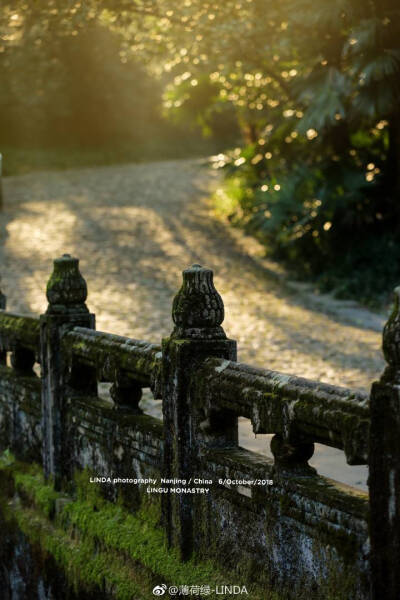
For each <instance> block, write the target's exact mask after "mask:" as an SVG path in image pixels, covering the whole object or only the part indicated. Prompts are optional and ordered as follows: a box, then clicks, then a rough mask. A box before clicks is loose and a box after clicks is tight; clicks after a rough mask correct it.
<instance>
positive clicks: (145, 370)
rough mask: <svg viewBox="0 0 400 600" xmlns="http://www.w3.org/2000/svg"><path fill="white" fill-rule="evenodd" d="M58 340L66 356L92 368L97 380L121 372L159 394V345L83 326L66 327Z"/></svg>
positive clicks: (112, 380)
mask: <svg viewBox="0 0 400 600" xmlns="http://www.w3.org/2000/svg"><path fill="white" fill-rule="evenodd" d="M61 343H62V348H63V351H64V353H65V355H66V356H68V357H71V358H72V357H75V358H77V359H78V360H80V361H82V362H83V363H84V364H87V365H90V366H91V367H94V368H96V370H97V373H98V377H99V379H100V380H101V381H110V382H113V383H114V382H115V380H116V379H117V378H118V377H121V376H122V375H124V376H125V377H126V378H127V379H132V380H135V381H138V382H139V383H140V384H141V386H142V387H150V388H151V389H152V391H153V393H154V394H155V396H156V397H160V386H161V346H160V345H157V344H151V343H148V342H144V341H141V340H134V339H132V338H127V337H123V336H120V335H114V334H112V333H105V332H103V331H94V330H93V329H88V328H85V327H74V328H73V329H72V330H71V331H67V332H66V333H65V334H64V335H63V336H62V340H61Z"/></svg>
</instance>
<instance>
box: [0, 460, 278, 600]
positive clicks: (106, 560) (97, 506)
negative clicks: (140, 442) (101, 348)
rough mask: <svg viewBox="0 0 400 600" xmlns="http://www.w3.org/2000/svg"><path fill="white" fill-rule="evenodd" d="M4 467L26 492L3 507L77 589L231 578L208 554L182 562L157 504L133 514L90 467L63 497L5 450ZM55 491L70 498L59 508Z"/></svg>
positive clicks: (127, 597) (121, 597) (115, 593)
mask: <svg viewBox="0 0 400 600" xmlns="http://www.w3.org/2000/svg"><path fill="white" fill-rule="evenodd" d="M5 469H6V470H7V472H8V473H9V474H10V475H11V477H12V478H13V479H14V482H15V486H16V489H17V491H18V493H19V494H20V496H21V498H22V500H23V502H22V505H19V506H18V508H17V509H16V510H15V509H14V510H13V511H12V512H11V511H10V509H9V508H7V515H6V516H8V518H11V517H13V518H16V520H17V523H18V526H19V528H20V529H21V530H22V531H23V532H24V533H25V535H27V537H28V539H29V540H30V541H31V542H33V543H35V544H37V545H38V546H39V547H40V548H41V550H42V552H45V553H50V554H51V555H52V556H53V558H54V559H55V560H56V563H57V564H58V565H59V566H60V567H61V568H62V569H63V571H64V573H65V575H66V576H67V579H68V581H69V582H70V583H71V585H72V586H73V588H74V589H75V592H76V593H79V592H81V591H86V590H87V591H93V590H105V591H106V592H107V594H108V595H109V596H110V597H114V598H116V600H131V598H132V594H134V597H135V598H137V599H138V600H140V599H145V598H148V597H150V596H151V593H152V589H153V587H154V585H156V584H160V582H165V583H166V584H169V585H178V586H179V585H194V584H195V585H202V584H204V585H210V586H211V587H213V586H214V587H215V586H216V585H224V584H226V583H227V582H234V581H236V576H235V574H234V573H232V572H225V571H223V570H221V569H220V568H219V567H218V566H216V565H215V564H214V563H213V562H211V561H199V560H198V559H196V558H192V559H191V560H189V561H187V562H185V563H182V562H181V561H180V559H179V555H178V552H177V551H176V550H175V549H171V548H167V545H166V539H165V534H164V532H163V530H162V529H161V528H159V527H158V523H159V520H160V515H159V505H158V504H155V503H152V502H150V501H149V502H148V503H146V502H144V503H143V504H142V507H141V509H140V510H139V511H137V512H135V513H134V514H133V513H132V512H131V511H129V510H127V509H126V508H124V507H123V506H122V505H119V504H112V503H110V502H108V501H107V500H105V499H104V497H103V496H102V494H101V486H100V485H96V484H92V483H90V473H89V471H87V470H84V471H82V472H78V473H77V474H76V479H75V483H76V497H75V498H74V499H73V498H69V499H67V498H66V497H65V496H64V495H63V494H61V493H58V492H55V491H54V489H53V487H52V486H51V485H49V484H46V483H45V482H44V480H43V476H42V474H41V470H40V468H39V466H38V465H26V464H23V463H18V462H17V461H15V459H14V457H12V455H10V453H5V454H3V455H1V456H0V470H3V471H4V470H5ZM57 499H60V500H62V499H64V500H67V501H66V502H65V503H64V504H62V505H61V506H60V507H59V510H58V511H57V512H56V511H55V506H54V505H55V501H56V500H57ZM6 506H8V504H7V503H6ZM248 590H249V593H250V594H251V597H252V598H254V600H257V599H259V600H261V599H263V600H264V599H268V600H284V596H279V595H278V594H276V593H274V592H268V591H267V592H265V590H261V589H259V588H257V586H255V585H254V584H248ZM227 597H228V596H226V595H224V594H222V595H221V598H222V599H223V598H227Z"/></svg>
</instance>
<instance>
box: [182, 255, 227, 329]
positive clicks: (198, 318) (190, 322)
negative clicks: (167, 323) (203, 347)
mask: <svg viewBox="0 0 400 600" xmlns="http://www.w3.org/2000/svg"><path fill="white" fill-rule="evenodd" d="M182 275H183V283H182V287H181V289H180V290H179V292H178V293H177V295H176V296H175V298H174V302H173V306H172V319H173V321H174V323H175V325H176V327H175V329H174V331H173V332H172V335H171V337H172V338H176V339H199V340H205V339H219V338H226V335H225V332H224V330H223V329H222V327H221V323H222V322H223V320H224V304H223V302H222V298H221V296H220V295H219V294H218V292H217V290H216V289H215V287H214V282H213V272H212V271H211V269H206V268H204V267H202V266H201V265H192V266H191V267H190V268H189V269H185V270H184V271H183V273H182Z"/></svg>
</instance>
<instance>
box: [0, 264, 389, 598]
mask: <svg viewBox="0 0 400 600" xmlns="http://www.w3.org/2000/svg"><path fill="white" fill-rule="evenodd" d="M47 299H48V308H47V311H46V313H45V314H43V315H41V316H40V317H28V316H23V315H19V314H15V313H12V312H7V311H6V310H5V308H6V301H5V296H3V295H1V297H0V303H1V307H2V309H3V310H1V311H0V361H1V365H0V449H1V451H2V452H3V454H2V456H1V459H0V475H1V481H2V485H1V506H2V510H1V523H2V529H3V531H4V532H5V535H4V543H3V545H2V547H0V553H1V557H2V559H1V562H2V565H1V566H2V569H1V570H0V585H1V589H3V590H6V592H5V594H6V595H5V596H4V599H5V600H8V599H10V600H11V599H13V600H25V599H28V598H29V600H33V599H35V598H38V599H41V600H43V599H45V600H50V598H51V599H53V598H54V599H56V600H61V599H62V600H64V599H68V598H70V599H75V598H80V599H85V598H87V599H92V598H93V599H94V598H96V599H98V598H104V599H113V598H116V599H120V600H132V599H133V600H136V599H140V598H152V597H154V595H165V597H167V598H168V597H175V596H176V595H177V593H179V594H180V595H181V596H182V595H197V596H199V597H202V598H205V597H207V596H210V595H213V594H219V595H220V596H221V597H226V598H228V597H230V593H231V592H232V590H233V591H234V589H240V590H242V593H245V592H244V591H243V587H245V589H246V591H247V592H248V597H250V598H254V599H260V600H261V599H263V600H265V599H271V600H284V599H292V598H293V599H294V598H296V599H301V598H307V599H312V598H315V599H316V600H319V599H320V600H341V599H342V600H367V599H369V600H381V599H383V598H385V599H387V600H398V598H399V597H400V570H399V568H398V565H399V564H400V435H399V432H400V401H399V384H400V316H399V289H398V290H397V291H396V293H395V299H396V303H395V308H394V311H393V314H392V316H391V317H390V319H389V321H388V323H387V325H386V326H385V329H384V335H383V350H384V355H385V359H386V361H387V368H386V370H385V372H384V373H383V375H382V377H381V379H380V381H378V382H376V383H374V384H373V386H372V389H371V393H370V394H366V393H363V392H360V391H357V390H352V389H347V388H342V387H338V386H334V385H330V384H325V383H320V382H317V381H312V380H308V379H305V378H302V377H298V376H289V375H286V374H282V373H280V372H278V371H271V370H267V369H259V368H254V367H252V366H250V365H246V364H242V363H240V362H237V361H236V342H235V341H234V340H231V339H228V338H227V336H226V334H225V331H224V329H223V328H222V322H223V319H224V305H223V301H222V299H221V296H220V295H219V294H218V292H217V291H216V289H215V287H214V284H213V273H212V271H211V270H209V269H206V268H203V267H202V266H200V265H192V267H190V268H188V269H186V270H185V271H184V272H183V284H182V287H181V289H180V290H179V292H178V293H177V295H176V296H175V299H174V302H173V307H172V317H173V321H174V324H175V328H174V330H173V331H172V333H171V335H170V337H169V338H166V339H163V340H162V343H161V344H158V343H150V342H147V341H141V340H135V339H131V338H126V337H122V336H119V335H115V334H111V333H103V332H100V331H96V329H95V315H94V314H92V313H90V312H89V309H88V308H87V306H86V299H87V286H86V282H85V280H84V279H83V277H82V275H81V274H80V271H79V267H78V260H77V259H76V258H72V257H71V256H69V255H63V256H62V257H61V258H58V259H56V260H55V261H54V271H53V273H52V275H51V277H50V279H49V281H48V285H47ZM133 304H134V299H133ZM99 382H109V383H110V384H111V389H110V394H111V398H112V402H111V401H106V400H104V399H101V398H100V397H99V395H98V383H99ZM144 388H150V390H151V391H152V393H153V396H154V398H155V399H162V406H163V420H159V419H156V418H154V417H152V416H150V415H147V414H145V413H144V412H143V409H142V408H141V397H142V390H143V389H144ZM239 417H246V418H248V419H250V421H251V424H252V428H253V431H254V433H256V434H257V433H263V434H264V433H269V434H274V437H273V439H272V442H271V450H272V454H273V456H274V460H270V459H268V458H266V457H263V456H261V455H259V454H256V453H253V452H250V451H248V450H244V449H243V448H240V447H239V445H238V418H239ZM316 442H318V443H322V444H325V445H328V446H331V447H334V448H339V449H341V450H343V451H344V453H345V456H346V459H347V462H348V463H349V464H350V465H362V464H366V465H368V466H369V495H368V493H364V492H362V491H360V490H355V489H353V488H351V487H349V486H345V485H343V484H340V483H338V482H336V481H333V480H331V479H327V478H325V477H322V476H320V475H318V473H316V472H315V469H313V468H312V467H311V466H310V465H309V464H308V461H309V459H310V458H311V457H312V455H313V452H314V443H316ZM234 586H236V588H235V587H234ZM246 597H247V596H246Z"/></svg>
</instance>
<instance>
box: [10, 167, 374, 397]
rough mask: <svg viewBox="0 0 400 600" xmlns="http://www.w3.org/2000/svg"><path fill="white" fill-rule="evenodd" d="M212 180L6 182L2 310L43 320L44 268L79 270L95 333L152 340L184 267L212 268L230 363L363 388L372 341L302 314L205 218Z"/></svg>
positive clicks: (156, 175) (151, 175) (61, 176)
mask: <svg viewBox="0 0 400 600" xmlns="http://www.w3.org/2000/svg"><path fill="white" fill-rule="evenodd" d="M216 177H217V176H216V175H215V174H214V173H211V172H210V170H209V169H207V168H206V167H204V166H202V165H201V164H200V162H199V161H171V162H160V163H152V164H145V165H125V166H115V167H101V168H96V169H76V170H71V171H64V172H59V173H55V172H51V173H34V174H30V175H25V176H20V177H10V178H8V179H6V180H5V185H4V187H5V197H6V207H5V211H4V213H3V214H2V215H1V218H0V223H1V231H2V234H4V243H3V246H2V249H1V255H2V256H1V258H2V268H1V275H2V277H3V288H4V291H5V293H6V294H7V296H8V307H9V309H10V310H20V311H24V312H27V311H28V312H35V313H39V312H42V311H43V310H44V309H45V307H46V300H45V295H44V289H45V284H46V281H47V278H48V276H49V274H50V272H51V261H52V259H53V258H54V257H56V256H59V255H60V254H62V253H64V252H69V253H71V254H74V255H76V256H78V257H79V258H80V259H81V270H82V273H83V274H84V276H85V278H86V280H87V282H88V287H89V299H88V304H89V307H90V309H91V310H93V311H94V312H95V313H96V315H97V327H98V329H102V330H106V331H112V332H115V333H119V334H121V335H128V336H132V337H136V338H143V339H150V340H154V341H158V340H159V339H160V338H161V336H164V335H167V334H168V333H169V332H170V331H171V328H172V324H171V318H170V311H171V301H172V298H173V296H174V294H175V292H176V291H177V289H178V287H179V285H180V280H181V275H180V272H181V270H182V269H183V268H185V267H186V266H188V265H190V264H191V263H193V262H198V263H201V264H204V265H206V266H208V267H211V268H212V269H214V272H215V282H216V286H217V288H218V290H219V291H220V293H221V294H222V296H223V299H224V302H225V307H226V319H225V323H224V326H225V329H226V331H227V333H228V335H229V336H230V337H232V338H235V339H237V340H238V346H239V359H240V360H242V361H245V362H251V363H252V364H257V365H259V366H263V367H267V368H270V369H277V370H281V371H285V372H290V373H295V374H297V375H303V376H305V377H310V378H313V379H321V380H323V381H326V382H330V383H335V384H339V385H347V386H351V387H362V388H368V386H369V385H370V383H371V381H372V380H373V379H374V378H375V377H376V376H377V375H378V374H379V372H380V371H381V369H382V365H383V363H382V359H381V353H380V349H379V348H380V335H379V333H377V332H375V331H371V330H369V329H366V328H365V329H362V328H360V327H356V326H352V325H351V324H348V323H343V322H340V320H339V319H337V318H335V317H332V316H329V315H327V314H324V313H323V312H321V311H318V310H315V307H309V306H307V300H306V299H305V298H303V297H297V295H296V294H294V293H289V292H288V291H287V290H286V289H285V288H284V287H283V286H282V285H281V284H280V283H279V282H278V281H277V280H276V278H273V277H271V276H270V272H269V270H268V267H267V264H266V263H265V264H264V261H263V259H262V258H261V257H260V255H259V252H258V250H257V248H255V249H254V247H255V246H256V245H255V244H252V252H250V253H249V252H248V249H246V244H245V243H244V242H243V236H242V235H241V234H240V233H238V232H237V231H235V232H232V230H231V229H230V228H229V227H228V226H226V225H225V224H223V223H221V222H219V221H217V220H216V219H214V218H213V216H212V214H211V211H210V207H209V206H208V204H207V201H206V197H207V194H208V192H209V189H210V185H211V186H212V185H213V181H216Z"/></svg>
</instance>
